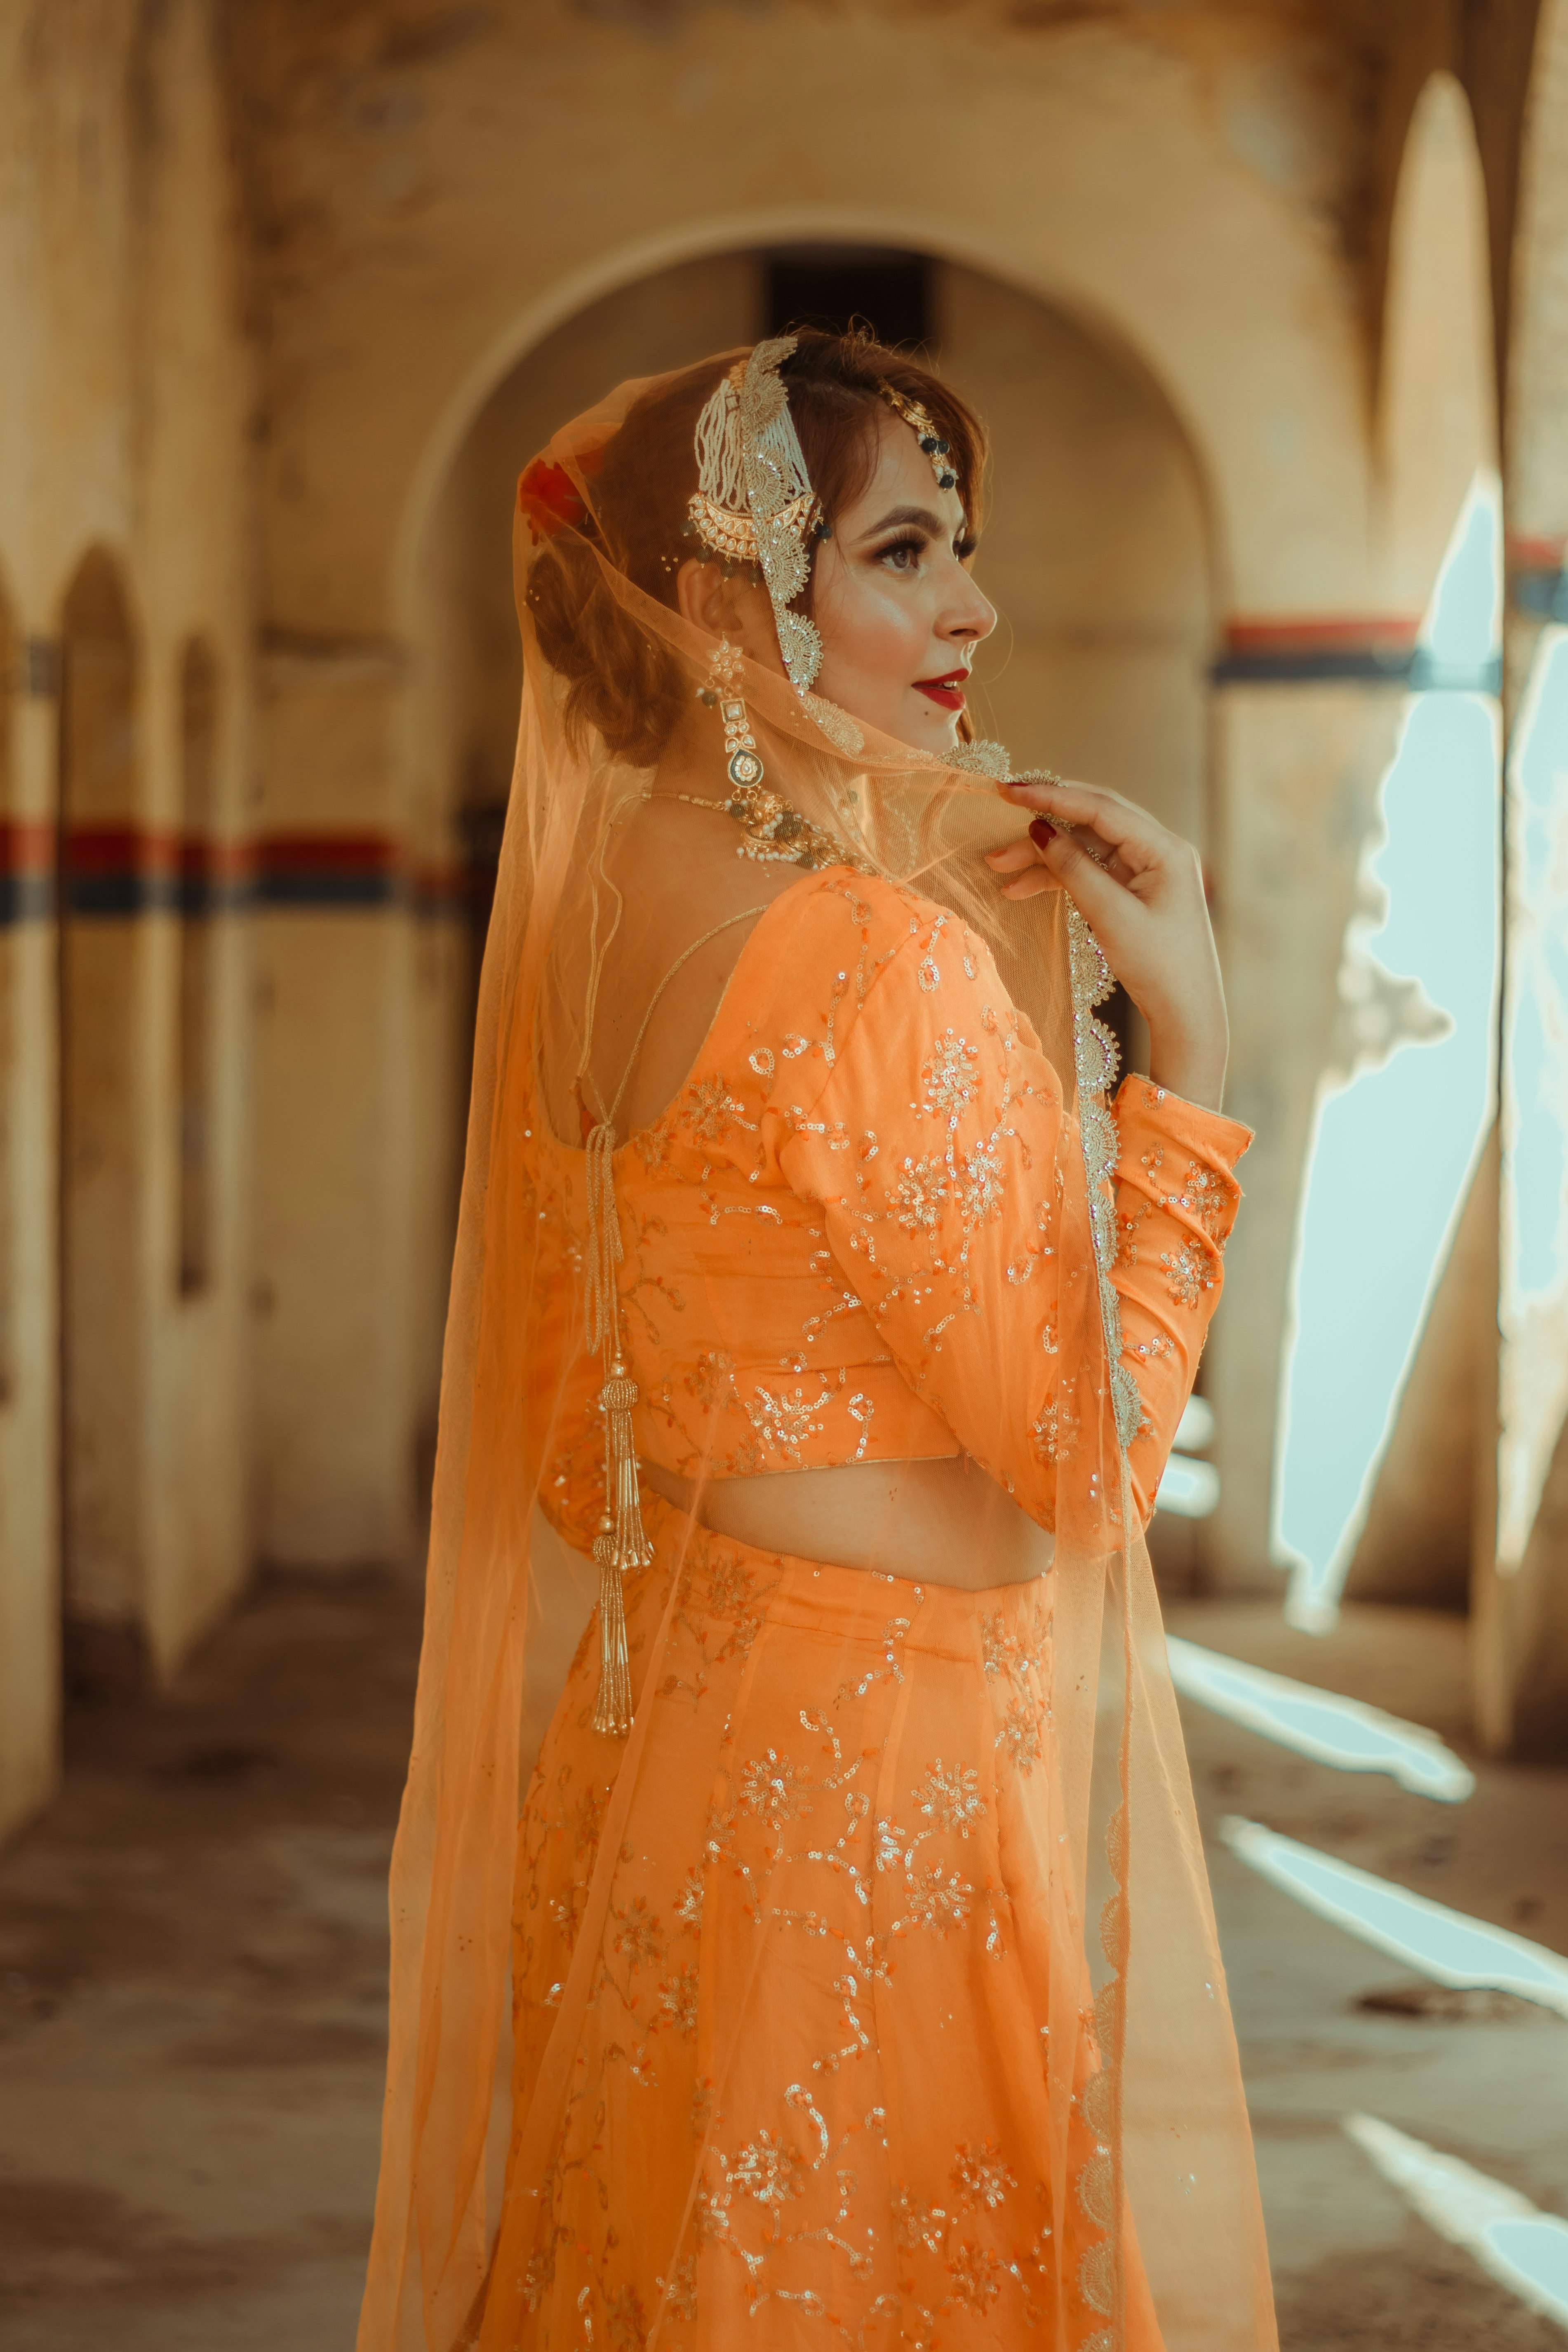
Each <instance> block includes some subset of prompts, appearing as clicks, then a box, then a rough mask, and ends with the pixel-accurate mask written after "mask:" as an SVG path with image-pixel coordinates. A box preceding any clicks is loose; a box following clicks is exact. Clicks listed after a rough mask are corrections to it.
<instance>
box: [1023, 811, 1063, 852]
mask: <svg viewBox="0 0 1568 2352" xmlns="http://www.w3.org/2000/svg"><path fill="white" fill-rule="evenodd" d="M1056 837H1057V829H1056V826H1055V825H1054V824H1052V823H1051V821H1050V819H1049V818H1048V817H1044V816H1037V817H1035V818H1033V819H1031V821H1030V824H1029V839H1030V840H1031V841H1033V842H1037V843H1038V845H1039V846H1040V847H1041V848H1042V849H1045V848H1047V847H1048V846H1049V845H1050V844H1051V843H1052V842H1053V841H1054V840H1055V839H1056Z"/></svg>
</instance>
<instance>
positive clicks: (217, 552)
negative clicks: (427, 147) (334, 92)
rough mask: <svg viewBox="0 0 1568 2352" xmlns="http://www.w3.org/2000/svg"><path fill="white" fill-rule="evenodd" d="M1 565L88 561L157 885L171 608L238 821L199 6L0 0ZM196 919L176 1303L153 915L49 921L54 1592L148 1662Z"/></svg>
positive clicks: (16, 1093) (170, 1443) (119, 1649)
mask: <svg viewBox="0 0 1568 2352" xmlns="http://www.w3.org/2000/svg"><path fill="white" fill-rule="evenodd" d="M0 146H3V149H4V152H5V155H6V157H7V159H8V163H7V174H8V177H7V181H6V185H5V200H4V201H0V316H3V317H4V320H5V331H4V333H0V579H4V581H5V586H6V590H7V593H8V596H9V599H10V603H11V608H12V613H13V617H14V621H15V625H16V628H17V630H18V631H19V632H20V633H21V634H22V635H25V636H26V637H29V638H34V639H37V640H38V641H40V642H41V643H42V644H43V645H44V646H45V647H46V648H47V647H49V646H54V645H56V644H58V640H59V637H60V634H61V630H62V625H63V624H64V622H65V619H66V617H67V611H66V600H67V594H68V588H69V585H70V583H71V582H72V580H73V578H78V577H79V568H80V566H81V565H82V562H83V559H84V558H85V557H87V556H88V555H89V551H92V550H94V549H97V550H99V551H101V569H102V572H103V573H104V575H105V576H106V577H111V578H112V579H113V580H115V581H116V582H117V583H118V584H119V591H120V593H121V599H122V603H123V607H124V616H125V627H126V639H125V646H124V656H123V658H124V662H125V665H126V670H127V677H126V683H127V687H128V690H129V697H130V713H131V718H132V729H131V732H130V734H129V737H128V738H127V739H126V740H123V741H121V742H120V743H118V744H115V745H110V746H109V747H108V748H107V751H104V753H103V756H102V757H101V758H100V759H98V761H97V765H96V768H95V772H94V775H93V777H90V778H88V777H84V778H83V779H82V782H81V790H80V794H79V801H80V806H79V818H80V821H81V822H82V823H85V824H94V825H103V824H110V825H113V826H115V827H117V828H121V830H122V831H126V830H128V831H129V832H130V833H132V835H133V836H134V841H133V844H132V847H131V849H130V850H129V851H127V852H125V853H122V854H121V856H120V865H119V870H120V874H121V881H122V883H123V885H124V887H125V888H126V889H127V890H129V891H130V892H131V893H132V897H133V898H134V897H137V896H140V897H141V898H142V899H143V900H144V901H145V900H146V899H147V898H149V897H151V898H153V899H156V898H158V897H159V896H160V895H162V896H163V898H167V896H168V890H167V887H166V885H165V886H164V887H163V890H162V892H161V893H160V891H159V890H158V889H157V888H153V889H151V890H149V889H148V887H146V886H145V885H144V884H143V885H142V886H140V887H139V886H138V880H137V869H138V866H141V867H142V869H143V871H144V870H145V867H146V865H147V852H148V844H149V840H150V837H152V836H156V835H167V834H169V833H171V832H173V831H174V829H175V828H177V826H178V824H179V806H180V777H179V758H178V744H179V739H180V700H179V678H180V670H181V663H182V659H183V656H184V646H185V644H186V642H187V640H188V638H189V637H190V636H191V635H193V634H195V633H197V632H199V633H200V634H202V635H204V636H205V638H206V639H207V640H208V642H209V643H210V644H211V646H213V647H214V648H215V650H216V656H217V659H218V664H219V669H220V676H221V681H222V699H221V704H220V716H219V726H220V730H221V739H220V757H219V786H218V790H219V806H218V814H217V824H218V826H219V828H220V830H221V831H222V833H223V834H224V835H226V836H230V837H232V836H233V835H236V834H237V833H238V832H239V831H240V830H241V828H242V827H243V825H244V824H245V821H246V811H245V806H244V800H245V782H246V775H247V765H248V759H249V746H248V718H247V711H248V700H249V694H248V677H249V670H250V661H251V642H250V615H249V593H250V583H251V577H252V574H251V565H250V561H249V543H250V518H249V495H248V461H247V453H248V436H247V417H248V410H249V405H250V402H251V396H252V395H251V369H250V359H249V354H248V350H247V341H246V337H245V334H244V331H243V328H242V321H241V315H240V284H241V278H240V270H239V256H238V248H237V220H236V213H235V191H234V181H233V173H232V169H231V161H230V136H229V122H228V114H227V101H226V94H225V91H224V89H223V82H222V73H221V64H220V59H219V57H218V55H217V51H216V46H215V31H214V22H213V13H212V11H211V10H210V9H209V8H208V7H207V6H205V5H199V0H180V5H171V6H170V7H168V8H166V9H164V10H162V11H160V12H158V13H157V14H156V15H155V16H149V15H148V14H147V13H146V12H144V11H141V10H139V9H137V8H135V7H133V6H132V5H129V0H127V4H126V5H99V6H93V7H88V6H84V5H63V6H56V5H47V6H41V5H40V6H33V7H14V8H10V9H7V10H5V11H4V12H0ZM194 517H199V518H200V528H199V530H193V529H192V527H191V524H192V519H193V518H194ZM46 658H47V656H46ZM92 659H93V656H91V655H86V654H84V656H83V660H84V663H85V667H81V666H79V672H78V676H79V683H80V682H82V681H83V680H85V679H87V678H88V677H89V672H90V670H91V666H92ZM39 683H40V684H46V683H47V680H46V679H45V678H43V677H40V679H39ZM58 720H59V710H58V705H57V703H56V701H55V700H54V698H52V697H51V696H50V695H49V694H47V692H45V693H41V694H35V695H30V696H26V697H25V698H23V700H22V702H21V707H20V709H19V710H17V711H16V713H15V727H14V734H13V757H12V761H11V767H10V786H9V797H10V809H9V812H8V814H9V815H10V817H11V819H12V821H13V822H23V823H26V824H29V825H30V826H31V827H33V828H34V839H35V862H36V863H37V861H38V860H39V859H41V858H42V856H44V854H45V845H46V844H47V836H48V832H49V829H50V828H52V826H53V824H54V822H55V817H56V810H57V782H58V761H59V748H58ZM102 750H103V747H101V746H100V751H102ZM165 863H166V859H165ZM222 929H223V931H224V933H225V934H226V936H225V937H224V939H223V940H222V941H221V945H220V949H219V952H218V955H217V957H216V964H217V975H216V1004H215V1007H214V1013H215V1020H216V1038H217V1041H218V1047H217V1051H218V1060H219V1066H218V1069H217V1071H216V1079H215V1090H216V1094H215V1109H216V1117H215V1124H214V1136H213V1150H214V1179H215V1197H216V1202H217V1208H218V1215H217V1232H216V1256H215V1265H214V1278H213V1280H212V1282H211V1284H210V1286H208V1288H207V1289H206V1290H205V1292H203V1293H201V1294H199V1295H197V1296H195V1297H188V1298H183V1297H181V1295H180V1292H179V1286H178V1152H179V1137H178V1129H177V1107H176V1102H175V1071H176V1038H177V1001H176V993H175V982H176V976H177V934H176V923H175V919H174V915H173V914H172V913H171V912H168V911H159V910H157V908H155V907H148V906H146V905H143V907H142V910H141V911H139V912H137V913H135V914H124V913H122V914H118V915H109V916H103V917H95V916H82V917H79V918H77V919H74V920H73V922H72V925H71V934H72V941H73V950H72V961H71V963H70V967H69V968H70V971H71V975H72V977H71V985H70V986H69V988H68V1003H69V1005H70V1008H71V1017H72V1037H71V1040H70V1045H71V1055H72V1066H74V1067H75V1068H76V1070H77V1072H78V1076H79V1085H78V1088H77V1097H78V1111H79V1127H80V1129H81V1132H82V1133H83V1135H84V1138H85V1148H86V1150H87V1155H88V1158H89V1160H92V1162H93V1165H92V1166H91V1167H90V1169H89V1170H88V1171H86V1173H85V1174H82V1175H81V1181H80V1182H79V1184H77V1185H76V1187H75V1188H74V1189H73V1191H72V1192H71V1197H72V1199H73V1200H74V1201H75V1202H76V1203H77V1207H78V1210H79V1216H78V1219H77V1232H76V1237H75V1243H74V1245H73V1251H72V1252H71V1253H68V1262H70V1261H71V1260H73V1259H74V1263H75V1264H76V1265H77V1267H78V1269H79V1274H80V1276H81V1283H80V1295H79V1329H78V1330H77V1331H76V1333H75V1334H74V1337H73V1341H72V1347H71V1350H70V1358H71V1361H72V1363H73V1365H74V1367H75V1368H76V1372H75V1374H73V1379H74V1380H75V1385H76V1389H77V1396H76V1402H75V1405H74V1407H73V1408H72V1411H73V1414H74V1418H75V1421H76V1424H77V1426H78V1428H79V1431H80V1436H81V1442H80V1444H79V1446H78V1447H77V1448H76V1449H74V1450H73V1459H72V1461H71V1463H70V1464H69V1465H68V1479H69V1481H70V1482H71V1485H70V1488H69V1491H71V1492H72V1493H73V1494H74V1496H75V1497H76V1502H75V1505H74V1507H73V1516H74V1518H75V1520H76V1523H77V1525H78V1527H79V1540H78V1542H77V1545H76V1548H75V1556H74V1557H73V1558H72V1559H70V1560H69V1561H68V1565H67V1582H68V1594H69V1605H70V1613H71V1616H72V1619H73V1621H74V1622H77V1623H78V1624H79V1625H80V1626H82V1627H83V1628H85V1629H88V1631H89V1634H90V1635H91V1636H92V1637H93V1638H91V1639H89V1641H88V1643H87V1645H86V1648H85V1650H84V1661H85V1663H86V1664H88V1665H89V1668H91V1667H93V1666H94V1664H95V1663H96V1664H97V1666H99V1667H101V1666H103V1665H105V1664H108V1665H110V1666H112V1668H113V1669H114V1670H115V1671H128V1670H137V1669H138V1668H139V1666H140V1665H141V1664H142V1663H144V1664H145V1666H146V1668H148V1669H149V1670H151V1671H152V1672H153V1673H166V1672H167V1671H168V1670H169V1669H170V1668H171V1667H172V1665H173V1664H174V1662H175V1661H176V1660H177V1658H178V1657H179V1656H180V1655H181V1654H182V1653H183V1652H184V1649H185V1648H186V1647H187V1646H188V1644H189V1643H190V1642H191V1640H192V1639H193V1638H194V1637H195V1634H196V1633H198V1632H199V1631H200V1629H201V1628H202V1627H203V1626H204V1625H205V1624H207V1623H209V1622H211V1621H212V1619H213V1618H214V1616H215V1615H216V1613H217V1612H219V1611H220V1610H221V1609H222V1608H223V1606H224V1605H225V1603H226V1601H227V1600H228V1598H229V1597H230V1596H231V1595H232V1593H233V1592H234V1591H236V1589H237V1585H238V1583H239V1580H240V1579H241V1577H242V1575H243V1573H244V1570H245V1564H246V1560H247V1553H248V1544H249V1532H248V1527H247V1492H246V1467H245V1444H244V1430H243V1410H244V1383H243V1357H244V1348H243V1342H244V1337H245V1325H246V1312H247V1310H246V1301H245V1295H244V1267H245V1260H246V1255H247V1235H246V1229H245V1227H246V1218H245V1189H244V1163H245V1139H244V1106H245V1097H246V1092H247V1077H246V1055H245V1042H244V1040H245V1024H244V1018H243V1002H242V996H243V985H244V983H243V977H242V971H241V949H240V942H239V939H238V936H237V926H236V925H235V924H234V923H233V922H232V921H228V922H226V923H224V924H223V926H222ZM0 958H3V959H4V964H5V969H4V972H3V975H0V977H3V980H4V984H5V993H6V1000H7V1003H6V1013H5V1023H4V1031H3V1034H4V1040H5V1059H4V1063H3V1065H0V1087H3V1088H4V1090H5V1099H6V1106H7V1116H6V1118H5V1136H6V1144H7V1160H8V1177H7V1184H6V1187H5V1191H6V1196H7V1206H8V1224H9V1231H8V1233H7V1234H6V1236H5V1244H6V1247H7V1250H8V1255H9V1263H10V1265H11V1268H12V1287H13V1296H14V1316H15V1328H16V1339H15V1345H14V1356H15V1362H16V1376H15V1379H14V1381H13V1383H12V1385H11V1388H10V1391H9V1393H8V1395H7V1396H6V1397H5V1401H4V1402H0V1675H4V1676H5V1683H4V1685H3V1686H0V1822H9V1821H12V1820H15V1819H16V1818H18V1817H19V1816H20V1815H21V1814H23V1813H25V1812H26V1811H27V1810H28V1809H29V1808H30V1807H31V1806H32V1805H33V1804H35V1803H36V1802H37V1801H38V1800H39V1799H40V1798H41V1797H42V1796H43V1794H44V1793H45V1792H46V1791H47V1788H48V1786H49V1785H50V1781H51V1778H52V1774H53V1769H54V1751H55V1741H56V1737H57V1728H56V1727H57V1719H58V1670H57V1667H56V1664H55V1660H56V1657H57V1654H58V1626H59V1620H60V1611H61V1591H60V1558H59V1549H58V1526H57V1520H58V1493H59V1484H58V1481H59V1468H58V1464H59V1451H58V1433H59V1418H60V1412H61V1402H60V1399H59V1396H58V1383H57V1376H56V1371H57V1365H58V1350H59V1322H58V1297H57V1289H56V1271H57V1266H58V1247H57V1238H56V1218H57V1197H58V1196H57V1186H58V1172H57V1161H56V1153H57V1143H58V1128H57V1114H56V1103H57V1071H58V1044H57V1035H56V1017H57V997H56V983H55V936H54V929H53V926H52V924H50V923H49V922H47V921H46V920H45V919H41V917H39V916H37V914H35V915H34V917H33V918H32V919H28V920H26V921H19V922H16V923H13V924H10V925H8V926H6V927H5V930H4V931H0ZM111 1364H112V1366H113V1367H114V1370H115V1372H116V1374H117V1377H116V1378H115V1379H114V1381H113V1382H112V1385H111V1383H110V1379H109V1377H108V1371H109V1367H110V1365H111ZM77 1375H79V1377H76V1376H77Z"/></svg>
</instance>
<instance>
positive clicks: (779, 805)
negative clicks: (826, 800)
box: [644, 637, 861, 868]
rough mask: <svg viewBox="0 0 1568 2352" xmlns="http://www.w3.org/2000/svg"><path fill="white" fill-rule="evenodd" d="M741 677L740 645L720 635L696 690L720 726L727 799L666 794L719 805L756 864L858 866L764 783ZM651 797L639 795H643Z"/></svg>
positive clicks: (820, 828)
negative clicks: (704, 677) (702, 682)
mask: <svg viewBox="0 0 1568 2352" xmlns="http://www.w3.org/2000/svg"><path fill="white" fill-rule="evenodd" d="M744 677H745V663H744V659H743V657H742V653H741V649H740V647H739V646H732V645H731V643H730V640H729V638H728V637H721V638H720V640H719V643H718V645H717V646H715V647H714V649H713V653H712V656H711V657H710V661H709V664H708V681H707V684H706V685H704V686H700V687H699V688H698V689H697V699H698V701H699V702H700V703H701V704H703V705H704V707H705V708H706V709H710V710H716V711H717V712H718V713H719V718H720V721H721V724H722V726H723V730H724V776H725V781H726V782H727V783H728V785H729V792H728V793H727V795H726V797H725V798H724V799H723V800H721V801H710V800H703V799H700V798H699V796H698V795H697V794H696V793H671V794H670V795H669V797H670V798H671V799H672V800H678V801H686V802H688V803H689V804H690V805H691V806H692V807H694V808H710V809H720V810H721V811H722V812H723V814H725V815H726V816H728V817H732V818H733V819H734V821H735V823H736V824H738V825H739V827H740V829H741V836H742V838H741V845H740V847H739V849H738V850H737V851H736V856H739V857H750V858H753V859H755V860H756V862H757V863H758V864H759V865H774V864H778V865H787V866H805V867H808V868H811V867H817V866H858V865H859V864H860V863H861V861H860V860H859V859H858V857H857V856H855V855H854V853H853V851H851V850H850V849H849V848H847V845H845V844H844V843H843V842H842V841H840V840H839V839H838V838H837V835H835V834H831V833H829V832H827V831H826V828H825V827H824V826H822V825H819V824H813V823H812V821H811V819H810V818H809V817H808V816H803V815H802V814H801V812H800V811H799V809H797V808H792V807H791V806H790V803H788V801H786V800H784V798H783V797H782V796H781V795H780V794H779V793H775V792H774V790H773V786H772V785H771V784H770V783H768V782H767V781H766V778H767V770H766V769H765V768H764V766H763V755H762V753H761V752H760V751H758V749H757V739H756V736H755V735H754V733H753V732H752V718H751V713H750V711H749V710H748V709H746V698H745V696H744V695H743V694H742V691H741V687H742V679H743V678H744ZM650 797H651V795H650V794H647V793H645V794H644V798H645V799H647V798H650Z"/></svg>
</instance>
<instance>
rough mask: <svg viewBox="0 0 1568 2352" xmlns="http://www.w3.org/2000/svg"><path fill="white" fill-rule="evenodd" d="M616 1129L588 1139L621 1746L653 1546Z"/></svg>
mask: <svg viewBox="0 0 1568 2352" xmlns="http://www.w3.org/2000/svg"><path fill="white" fill-rule="evenodd" d="M615 1150H616V1130H615V1126H614V1124H613V1122H612V1121H610V1120H608V1119H605V1120H604V1121H603V1122H601V1124H600V1125H599V1126H597V1127H595V1129H593V1130H592V1132H591V1133H590V1135H589V1137H588V1140H587V1176H588V1344H589V1346H590V1347H591V1348H595V1349H598V1350H599V1352H600V1354H601V1355H602V1356H603V1357H604V1358H605V1363H606V1367H607V1370H606V1373H605V1384H604V1386H603V1388H601V1390H600V1391H599V1411H600V1412H601V1413H602V1414H603V1416H604V1423H605V1512H604V1517H602V1518H601V1519H600V1521H599V1532H598V1534H597V1535H596V1536H595V1538H594V1558H595V1560H596V1561H597V1563H598V1569H599V1696H598V1702H597V1704H596V1706H595V1709H594V1728H595V1731H602V1732H604V1733H605V1734H606V1735H607V1736H608V1737H609V1738H615V1739H619V1738H623V1737H624V1736H625V1734H626V1732H628V1731H629V1730H630V1729H631V1727H632V1667H631V1656H630V1653H629V1651H628V1649H627V1647H626V1603H625V1600H624V1597H623V1594H622V1590H621V1588H622V1584H623V1582H624V1580H625V1579H626V1576H627V1575H628V1574H629V1572H630V1571H631V1570H633V1569H637V1568H647V1565H648V1563H649V1561H650V1560H651V1559H652V1558H653V1546H652V1544H651V1543H649V1541H648V1539H647V1535H646V1534H645V1533H644V1531H643V1523H642V1496H641V1493H640V1490H639V1488H638V1486H637V1447H636V1444H634V1442H633V1438H632V1413H633V1411H634V1409H635V1407H636V1405H637V1382H636V1381H634V1380H633V1379H632V1377H631V1374H630V1373H629V1372H628V1371H627V1370H626V1359H625V1357H624V1356H623V1354H622V1352H621V1303H620V1294H619V1291H618V1289H617V1287H616V1268H617V1267H618V1266H619V1265H620V1263H621V1260H622V1258H623V1256H624V1255H625V1250H624V1247H623V1244H622V1242H621V1221H620V1217H619V1215H618V1214H617V1213H616V1171H615Z"/></svg>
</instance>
